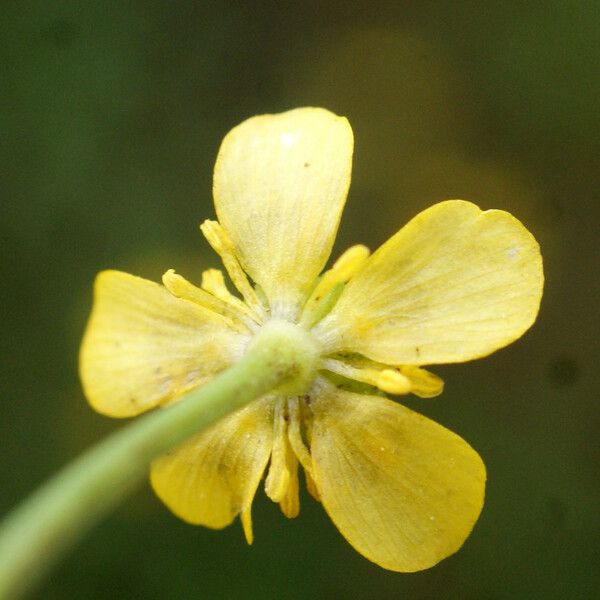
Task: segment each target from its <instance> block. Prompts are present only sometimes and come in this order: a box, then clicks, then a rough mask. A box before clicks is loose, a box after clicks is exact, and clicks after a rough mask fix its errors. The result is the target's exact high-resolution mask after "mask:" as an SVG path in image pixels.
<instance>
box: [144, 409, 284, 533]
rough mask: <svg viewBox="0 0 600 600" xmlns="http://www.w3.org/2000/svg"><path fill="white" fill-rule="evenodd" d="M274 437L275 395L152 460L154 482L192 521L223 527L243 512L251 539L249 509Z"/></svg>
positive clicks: (179, 513)
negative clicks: (273, 402)
mask: <svg viewBox="0 0 600 600" xmlns="http://www.w3.org/2000/svg"><path fill="white" fill-rule="evenodd" d="M272 442H273V412H272V400H271V399H269V398H265V399H262V400H256V401H254V402H252V403H250V404H249V405H248V406H245V407H244V408H242V409H240V410H239V411H237V412H235V413H234V414H232V415H229V416H228V417H225V418H224V419H222V420H221V421H219V422H218V423H216V424H215V425H213V426H212V427H211V428H210V429H208V430H207V431H205V432H203V433H201V434H199V435H197V436H195V437H193V438H191V439H190V440H188V441H187V442H185V443H184V444H182V445H181V446H179V447H177V448H176V449H175V450H173V451H172V452H170V453H169V454H166V455H165V456H163V457H161V458H159V459H158V460H156V461H154V463H153V464H152V468H151V471H150V481H151V483H152V487H153V488H154V491H155V492H156V494H157V495H158V497H159V498H160V499H161V500H162V501H163V502H164V503H165V504H166V505H167V506H168V507H169V508H170V509H171V510H172V511H173V512H174V513H175V514H176V515H177V516H178V517H180V518H181V519H183V520H184V521H187V522H188V523H193V524H197V525H205V526H207V527H212V528H214V529H221V528H222V527H226V526H227V525H229V524H230V523H231V522H232V521H233V519H234V518H235V517H236V516H237V515H238V514H240V513H243V525H244V530H245V533H246V538H247V539H248V543H252V521H251V518H250V509H251V505H252V500H253V499H254V495H255V493H256V489H257V487H258V484H259V482H260V479H261V477H262V474H263V472H264V470H265V467H266V465H267V462H268V460H269V455H270V453H271V447H272Z"/></svg>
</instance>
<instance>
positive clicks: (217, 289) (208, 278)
mask: <svg viewBox="0 0 600 600" xmlns="http://www.w3.org/2000/svg"><path fill="white" fill-rule="evenodd" d="M201 287H202V289H203V290H206V291H207V292H208V293H209V294H212V295H213V296H216V297H217V298H219V299H220V300H223V302H226V303H227V304H229V305H231V306H233V307H234V308H236V309H237V310H239V311H240V312H242V313H244V314H245V315H246V316H247V317H249V318H250V319H252V320H253V321H255V322H256V323H258V324H259V325H261V324H262V322H261V321H260V319H259V318H258V317H257V316H256V315H255V314H254V312H253V311H252V310H250V308H249V307H248V305H247V304H246V303H245V302H243V301H242V300H240V299H239V298H237V297H236V296H234V295H233V294H232V293H231V292H230V291H229V290H228V289H227V285H226V284H225V278H224V277H223V273H221V271H219V269H207V270H206V271H203V272H202V283H201Z"/></svg>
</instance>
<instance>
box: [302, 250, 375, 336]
mask: <svg viewBox="0 0 600 600" xmlns="http://www.w3.org/2000/svg"><path fill="white" fill-rule="evenodd" d="M368 257H369V249H368V248H367V247H366V246H362V245H360V244H358V245H356V246H352V247H350V248H348V250H346V252H344V253H343V254H342V255H341V256H340V257H339V258H338V259H337V260H336V261H335V263H334V265H333V267H331V269H329V270H328V271H325V273H323V275H322V276H321V279H320V280H319V283H317V285H316V286H315V288H314V290H313V291H312V293H311V295H310V297H309V299H308V300H307V302H306V304H305V306H304V311H303V314H302V319H301V320H300V324H301V325H302V326H303V327H312V326H313V325H315V324H316V323H317V322H318V321H319V320H320V319H322V318H323V317H324V316H325V314H326V312H325V311H320V310H318V306H319V304H320V303H321V302H322V301H323V300H324V299H329V300H331V297H329V298H327V297H328V296H329V294H330V293H331V292H332V291H333V290H334V289H335V288H336V287H338V290H339V292H338V294H337V296H339V293H340V292H341V288H342V286H343V284H345V283H347V282H348V281H349V280H350V279H351V278H352V277H354V275H356V273H358V271H360V270H361V269H362V267H363V265H364V264H365V261H366V260H367V258H368ZM335 300H337V297H335V299H333V301H332V302H331V306H333V304H334V303H335ZM321 313H323V314H321Z"/></svg>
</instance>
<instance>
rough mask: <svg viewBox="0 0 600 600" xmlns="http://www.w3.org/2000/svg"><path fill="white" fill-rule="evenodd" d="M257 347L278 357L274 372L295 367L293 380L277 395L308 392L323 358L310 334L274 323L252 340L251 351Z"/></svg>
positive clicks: (292, 326) (294, 326)
mask: <svg viewBox="0 0 600 600" xmlns="http://www.w3.org/2000/svg"><path fill="white" fill-rule="evenodd" d="M254 346H258V347H260V348H263V349H264V351H265V352H269V353H272V354H273V356H274V357H278V360H275V359H274V363H275V364H274V368H277V365H278V364H282V363H284V362H285V363H286V364H289V365H292V367H291V368H290V376H289V378H287V379H286V380H285V381H284V383H283V384H282V385H281V386H279V388H278V389H277V392H278V393H280V394H282V395H284V396H302V395H304V394H306V393H307V392H308V390H309V389H310V387H311V385H312V383H313V381H314V380H315V377H316V376H317V367H318V364H319V356H320V349H319V346H318V345H317V342H316V340H315V339H314V337H313V336H312V335H311V334H310V332H308V331H306V330H305V329H304V328H302V327H300V326H299V325H295V324H293V323H290V322H288V321H284V320H281V319H272V320H270V321H267V322H266V323H265V324H264V325H263V326H262V327H261V328H260V329H259V331H258V332H257V333H256V335H255V336H254V337H253V338H252V341H251V342H250V345H249V348H253V347H254ZM282 359H284V360H282Z"/></svg>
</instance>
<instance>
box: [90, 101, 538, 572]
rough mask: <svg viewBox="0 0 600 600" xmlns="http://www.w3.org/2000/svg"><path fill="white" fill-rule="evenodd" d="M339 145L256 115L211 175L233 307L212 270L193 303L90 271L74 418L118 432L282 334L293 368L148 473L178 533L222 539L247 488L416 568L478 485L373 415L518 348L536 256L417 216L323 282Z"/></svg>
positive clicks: (492, 221)
mask: <svg viewBox="0 0 600 600" xmlns="http://www.w3.org/2000/svg"><path fill="white" fill-rule="evenodd" d="M352 148H353V139H352V130H351V129H350V126H349V125H348V123H347V121H346V120H345V119H343V118H340V117H337V116H336V115H333V114H332V113H330V112H328V111H325V110H323V109H316V108H306V109H297V110H294V111H289V112H287V113H283V114H280V115H265V116H260V117H254V118H252V119H249V120H248V121H245V122H244V123H242V124H241V125H239V126H238V127H236V128H234V129H233V130H232V131H231V132H230V133H229V134H228V135H227V136H226V138H225V140H224V141H223V144H222V146H221V149H220V151H219V155H218V157H217V162H216V166H215V176H214V196H215V207H216V212H217V217H218V221H210V220H209V221H205V222H204V223H203V224H202V225H201V230H202V232H203V234H204V235H205V237H206V239H207V240H208V242H209V244H210V245H211V246H212V247H213V249H214V250H215V251H216V252H217V253H218V254H219V255H220V257H221V259H222V262H223V265H224V267H225V271H226V272H227V274H228V276H229V279H230V280H231V282H232V283H233V285H234V287H235V289H236V290H237V292H238V294H239V295H236V294H232V293H231V292H230V291H229V290H228V288H227V286H226V284H225V278H224V276H223V274H222V273H221V272H220V271H218V270H216V269H209V270H207V271H205V272H204V273H203V274H202V282H201V285H200V287H197V286H195V285H193V284H191V283H190V282H188V281H187V280H186V279H184V278H183V277H181V276H180V275H178V274H176V273H175V272H174V271H173V270H170V271H167V272H166V273H165V275H164V276H163V286H160V285H157V284H155V283H152V282H149V281H146V280H143V279H140V278H137V277H133V276H131V275H127V274H125V273H120V272H116V271H106V272H104V273H101V274H100V275H99V277H98V278H97V281H96V287H95V302H94V309H93V312H92V315H91V317H90V322H89V324H88V328H87V331H86V335H85V338H84V342H83V345H82V350H81V363H80V364H81V376H82V381H83V384H84V389H85V392H86V395H87V397H88V400H89V401H90V403H91V404H92V406H93V407H94V408H96V410H98V411H100V412H103V413H105V414H109V415H112V416H119V417H124V416H133V415H136V414H139V413H141V412H143V411H146V410H149V409H151V408H154V407H156V406H161V405H166V404H169V403H170V402H173V401H176V400H178V399H179V398H181V397H182V396H183V395H184V394H185V393H186V392H187V391H189V390H190V389H192V388H195V387H197V386H199V385H202V384H203V383H204V382H206V381H208V380H210V379H211V378H212V377H214V376H215V375H216V374H217V373H219V372H220V371H222V370H224V369H226V368H227V367H228V366H230V365H232V364H234V363H235V362H237V361H238V360H240V358H241V357H243V355H244V354H245V352H246V351H247V349H248V348H249V347H250V346H251V345H252V344H254V343H257V344H258V343H259V342H260V338H261V335H263V334H265V332H267V331H269V329H270V328H284V330H285V328H288V329H287V330H286V331H289V334H290V335H289V339H290V340H293V341H290V343H291V344H292V343H293V344H294V345H295V346H294V347H295V348H298V349H300V350H299V353H300V355H302V356H303V357H304V359H303V361H304V362H305V363H306V368H303V370H302V372H301V373H299V374H298V377H297V379H296V381H294V382H293V384H289V385H286V386H284V387H282V388H280V389H278V390H275V391H274V392H273V393H272V394H270V395H268V396H266V397H263V398H259V399H258V400H256V401H254V402H252V403H250V404H249V405H248V406H246V407H245V408H243V409H241V410H239V411H237V412H235V413H234V414H232V415H230V416H229V417H226V418H224V419H223V420H222V421H220V422H219V423H217V424H216V425H214V426H213V427H211V428H210V429H209V430H208V431H205V432H203V433H200V434H198V435H197V436H195V437H193V438H191V439H190V440H188V441H187V442H185V443H184V444H182V445H181V446H180V447H178V448H176V449H174V450H173V451H171V452H170V453H168V454H167V455H165V456H163V457H161V458H159V459H158V460H156V461H155V463H154V464H153V465H152V469H151V483H152V486H153V488H154V490H155V491H156V493H157V494H158V496H159V497H160V498H161V499H162V500H163V501H164V502H165V503H166V504H167V506H169V508H170V509H171V510H172V511H173V512H174V513H175V514H177V515H178V516H180V517H181V518H183V519H185V520H186V521H188V522H191V523H197V524H203V525H206V526H209V527H214V528H221V527H224V526H226V525H228V524H229V523H231V522H232V520H233V519H234V518H235V517H236V516H237V515H240V517H241V521H242V524H243V527H244V532H245V534H246V538H247V540H248V542H251V541H252V523H251V504H252V500H253V498H254V495H255V492H256V490H257V488H258V485H259V484H260V481H261V479H262V478H263V475H264V474H265V472H266V477H265V491H266V493H267V495H268V496H269V498H271V499H272V500H273V501H274V502H277V503H278V504H279V505H280V507H281V510H282V511H283V513H284V514H285V515H286V516H288V517H294V516H296V515H297V514H298V511H299V499H298V498H299V495H298V490H299V479H298V471H299V466H302V467H303V469H304V473H305V478H306V486H307V488H308V490H309V492H310V493H311V495H312V496H313V497H314V498H315V499H317V500H319V501H321V502H322V504H323V506H324V508H325V509H326V511H327V512H328V514H329V515H330V517H331V518H332V520H333V521H334V523H335V524H336V526H337V527H338V529H339V530H340V531H341V533H342V534H343V535H344V536H345V537H346V539H347V540H348V541H349V542H350V543H351V544H352V545H353V546H354V547H355V548H356V549H357V550H358V551H359V552H361V553H362V554H363V555H364V556H366V557H367V558H369V559H370V560H372V561H373V562H375V563H377V564H379V565H381V566H383V567H385V568H387V569H392V570H395V571H416V570H420V569H424V568H428V567H430V566H432V565H434V564H435V563H437V562H438V561H440V560H441V559H443V558H445V557H446V556H448V555H450V554H452V553H453V552H455V551H456V550H457V549H458V548H459V547H460V546H461V545H462V543H463V542H464V540H465V539H466V537H467V536H468V534H469V533H470V531H471V529H472V528H473V525H474V523H475V521H476V520H477V517H478V515H479V513H480V511H481V508H482V505H483V497H484V490H485V467H484V465H483V462H482V461H481V459H480V457H479V456H478V454H477V453H476V452H475V451H474V450H473V449H472V448H471V447H470V446H469V445H468V444H467V443H466V442H465V441H464V440H462V439H461V438H460V437H459V436H457V435H456V434H454V433H452V432H450V431H448V430H447V429H445V428H444V427H442V426H440V425H437V424H436V423H434V422H432V421H430V420H429V419H427V418H425V417H422V416H421V415H419V414H417V413H415V412H413V411H411V410H409V409H407V408H405V407H403V406H401V405H400V404H398V403H396V402H393V401H391V400H389V399H388V398H387V397H386V396H385V395H386V393H389V394H394V395H404V394H408V393H412V394H415V395H417V396H420V397H423V398H430V397H433V396H437V395H438V394H440V393H441V391H442V389H443V382H442V380H441V379H440V378H438V377H437V376H435V375H434V374H432V373H430V372H429V371H428V370H426V369H424V368H423V367H424V366H427V365H434V364H441V363H454V362H463V361H467V360H472V359H474V358H478V357H481V356H485V355H487V354H490V353H491V352H493V351H495V350H497V349H498V348H501V347H502V346H505V345H507V344H509V343H510V342H512V341H514V340H515V339H517V338H518V337H520V336H521V335H522V334H523V333H524V332H525V331H526V330H527V329H528V328H529V327H530V326H531V324H532V323H533V321H534V320H535V317H536V315H537V312H538V308H539V303H540V298H541V293H542V285H543V273H542V262H541V257H540V253H539V247H538V245H537V242H536V241H535V239H534V238H533V236H532V235H531V234H530V233H529V232H528V231H527V230H526V229H525V227H523V225H522V224H521V223H520V222H519V221H518V220H517V219H515V218H514V217H512V216H511V215H509V214H508V213H506V212H503V211H499V210H489V211H485V212H483V211H481V210H480V209H479V208H478V207H477V206H475V205H474V204H471V203H469V202H465V201H462V200H452V201H446V202H441V203H439V204H436V205H435V206H433V207H431V208H429V209H427V210H425V211H423V212H422V213H420V214H419V215H417V216H416V217H415V218H414V219H412V220H411V221H410V222H409V223H408V224H407V225H406V226H405V227H403V228H402V229H401V230H400V231H399V232H398V233H396V234H395V235H394V236H392V238H391V239H390V240H389V241H388V242H386V243H385V244H384V245H383V246H381V247H380V248H379V249H378V250H377V251H376V252H374V253H373V254H372V255H370V254H369V251H368V250H367V248H366V247H364V246H361V245H357V246H353V247H351V248H350V249H349V250H347V251H346V252H345V253H344V254H342V256H341V257H340V258H339V259H338V260H337V261H336V262H335V263H334V264H333V266H332V267H331V268H330V269H329V270H326V271H324V272H322V271H323V268H324V266H325V264H326V262H327V260H328V258H329V254H330V252H331V248H332V245H333V241H334V237H335V234H336V231H337V227H338V224H339V220H340V216H341V211H342V208H343V205H344V202H345V199H346V194H347V191H348V186H349V183H350V170H351V158H352Z"/></svg>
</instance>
